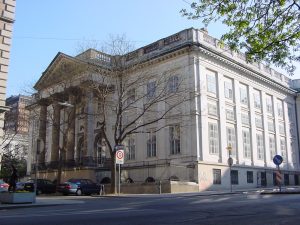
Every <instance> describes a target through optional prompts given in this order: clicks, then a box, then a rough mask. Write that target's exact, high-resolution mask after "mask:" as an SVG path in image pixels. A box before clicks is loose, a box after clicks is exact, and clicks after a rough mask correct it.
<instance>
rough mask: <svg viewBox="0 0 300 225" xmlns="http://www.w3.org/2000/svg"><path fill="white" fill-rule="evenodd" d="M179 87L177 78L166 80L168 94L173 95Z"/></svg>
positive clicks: (172, 77)
mask: <svg viewBox="0 0 300 225" xmlns="http://www.w3.org/2000/svg"><path fill="white" fill-rule="evenodd" d="M178 86H179V78H178V76H171V77H169V80H168V92H169V93H175V92H176V91H177V89H178Z"/></svg>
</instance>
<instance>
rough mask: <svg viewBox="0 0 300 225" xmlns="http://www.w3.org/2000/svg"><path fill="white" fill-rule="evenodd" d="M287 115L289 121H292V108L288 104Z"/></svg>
mask: <svg viewBox="0 0 300 225" xmlns="http://www.w3.org/2000/svg"><path fill="white" fill-rule="evenodd" d="M288 117H289V122H290V123H293V122H294V110H293V106H292V105H290V104H289V105H288Z"/></svg>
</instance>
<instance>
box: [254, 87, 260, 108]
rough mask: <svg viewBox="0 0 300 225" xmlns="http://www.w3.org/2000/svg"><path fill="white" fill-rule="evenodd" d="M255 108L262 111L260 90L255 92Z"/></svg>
mask: <svg viewBox="0 0 300 225" xmlns="http://www.w3.org/2000/svg"><path fill="white" fill-rule="evenodd" d="M253 98H254V107H255V108H256V109H261V94H260V91H259V90H253Z"/></svg>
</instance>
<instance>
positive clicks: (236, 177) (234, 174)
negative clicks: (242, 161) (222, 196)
mask: <svg viewBox="0 0 300 225" xmlns="http://www.w3.org/2000/svg"><path fill="white" fill-rule="evenodd" d="M230 176H231V184H239V172H238V171H237V170H231V171H230Z"/></svg>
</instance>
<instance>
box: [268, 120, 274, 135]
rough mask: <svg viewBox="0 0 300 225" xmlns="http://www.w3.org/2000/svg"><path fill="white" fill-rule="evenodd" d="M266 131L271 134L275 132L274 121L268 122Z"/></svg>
mask: <svg viewBox="0 0 300 225" xmlns="http://www.w3.org/2000/svg"><path fill="white" fill-rule="evenodd" d="M268 130H269V131H271V132H275V125H274V120H268Z"/></svg>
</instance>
